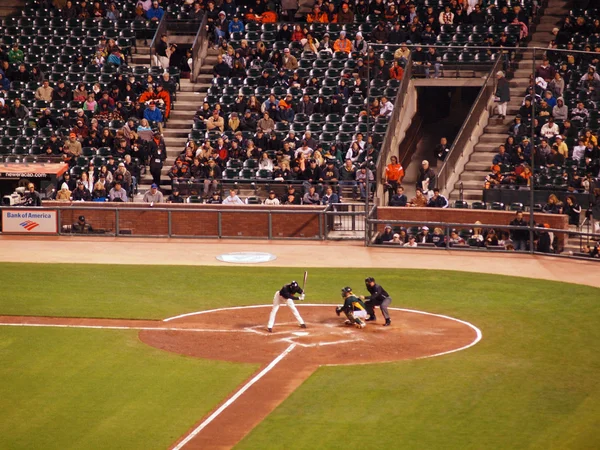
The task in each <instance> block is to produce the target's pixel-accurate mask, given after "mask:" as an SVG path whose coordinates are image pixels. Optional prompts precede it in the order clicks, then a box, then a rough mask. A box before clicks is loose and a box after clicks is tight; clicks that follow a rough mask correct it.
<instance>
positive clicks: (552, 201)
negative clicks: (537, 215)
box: [542, 194, 563, 214]
mask: <svg viewBox="0 0 600 450" xmlns="http://www.w3.org/2000/svg"><path fill="white" fill-rule="evenodd" d="M542 211H543V212H545V213H548V214H562V213H563V203H562V202H561V201H560V200H559V199H558V197H557V196H556V195H555V194H550V195H549V196H548V202H547V203H546V204H545V205H544V207H543V208H542Z"/></svg>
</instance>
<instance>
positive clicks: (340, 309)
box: [335, 306, 342, 317]
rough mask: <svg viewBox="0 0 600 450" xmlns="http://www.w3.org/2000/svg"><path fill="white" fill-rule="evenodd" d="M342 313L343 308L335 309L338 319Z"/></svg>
mask: <svg viewBox="0 0 600 450" xmlns="http://www.w3.org/2000/svg"><path fill="white" fill-rule="evenodd" d="M341 312H342V307H341V306H338V307H337V308H335V313H336V314H337V315H338V317H339V315H340V313H341Z"/></svg>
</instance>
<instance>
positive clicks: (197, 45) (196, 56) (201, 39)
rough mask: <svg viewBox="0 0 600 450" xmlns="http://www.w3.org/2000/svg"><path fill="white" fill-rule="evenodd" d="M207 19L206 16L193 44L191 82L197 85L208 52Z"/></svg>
mask: <svg viewBox="0 0 600 450" xmlns="http://www.w3.org/2000/svg"><path fill="white" fill-rule="evenodd" d="M206 23H207V17H206V14H205V15H204V17H202V22H201V23H200V27H199V28H198V32H197V33H196V37H195V38H194V43H193V44H192V73H191V75H190V77H191V79H190V81H191V82H192V83H196V81H197V80H198V74H199V73H200V68H201V67H202V60H203V59H204V58H205V57H206V51H207V50H208V31H207V27H206Z"/></svg>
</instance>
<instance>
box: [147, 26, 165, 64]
mask: <svg viewBox="0 0 600 450" xmlns="http://www.w3.org/2000/svg"><path fill="white" fill-rule="evenodd" d="M166 30H167V14H163V16H162V17H161V19H160V22H159V23H158V27H156V31H155V32H154V37H153V38H152V42H151V43H150V49H149V50H150V65H151V66H152V57H153V56H154V53H155V50H154V46H155V45H156V37H157V36H159V39H160V36H161V35H162V34H163V33H164V32H165V31H166Z"/></svg>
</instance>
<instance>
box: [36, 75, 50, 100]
mask: <svg viewBox="0 0 600 450" xmlns="http://www.w3.org/2000/svg"><path fill="white" fill-rule="evenodd" d="M53 90H54V89H52V88H51V87H50V82H49V81H48V80H44V81H43V82H42V85H41V86H40V87H39V88H37V89H36V90H35V99H36V100H43V101H45V102H51V101H52V91H53Z"/></svg>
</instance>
